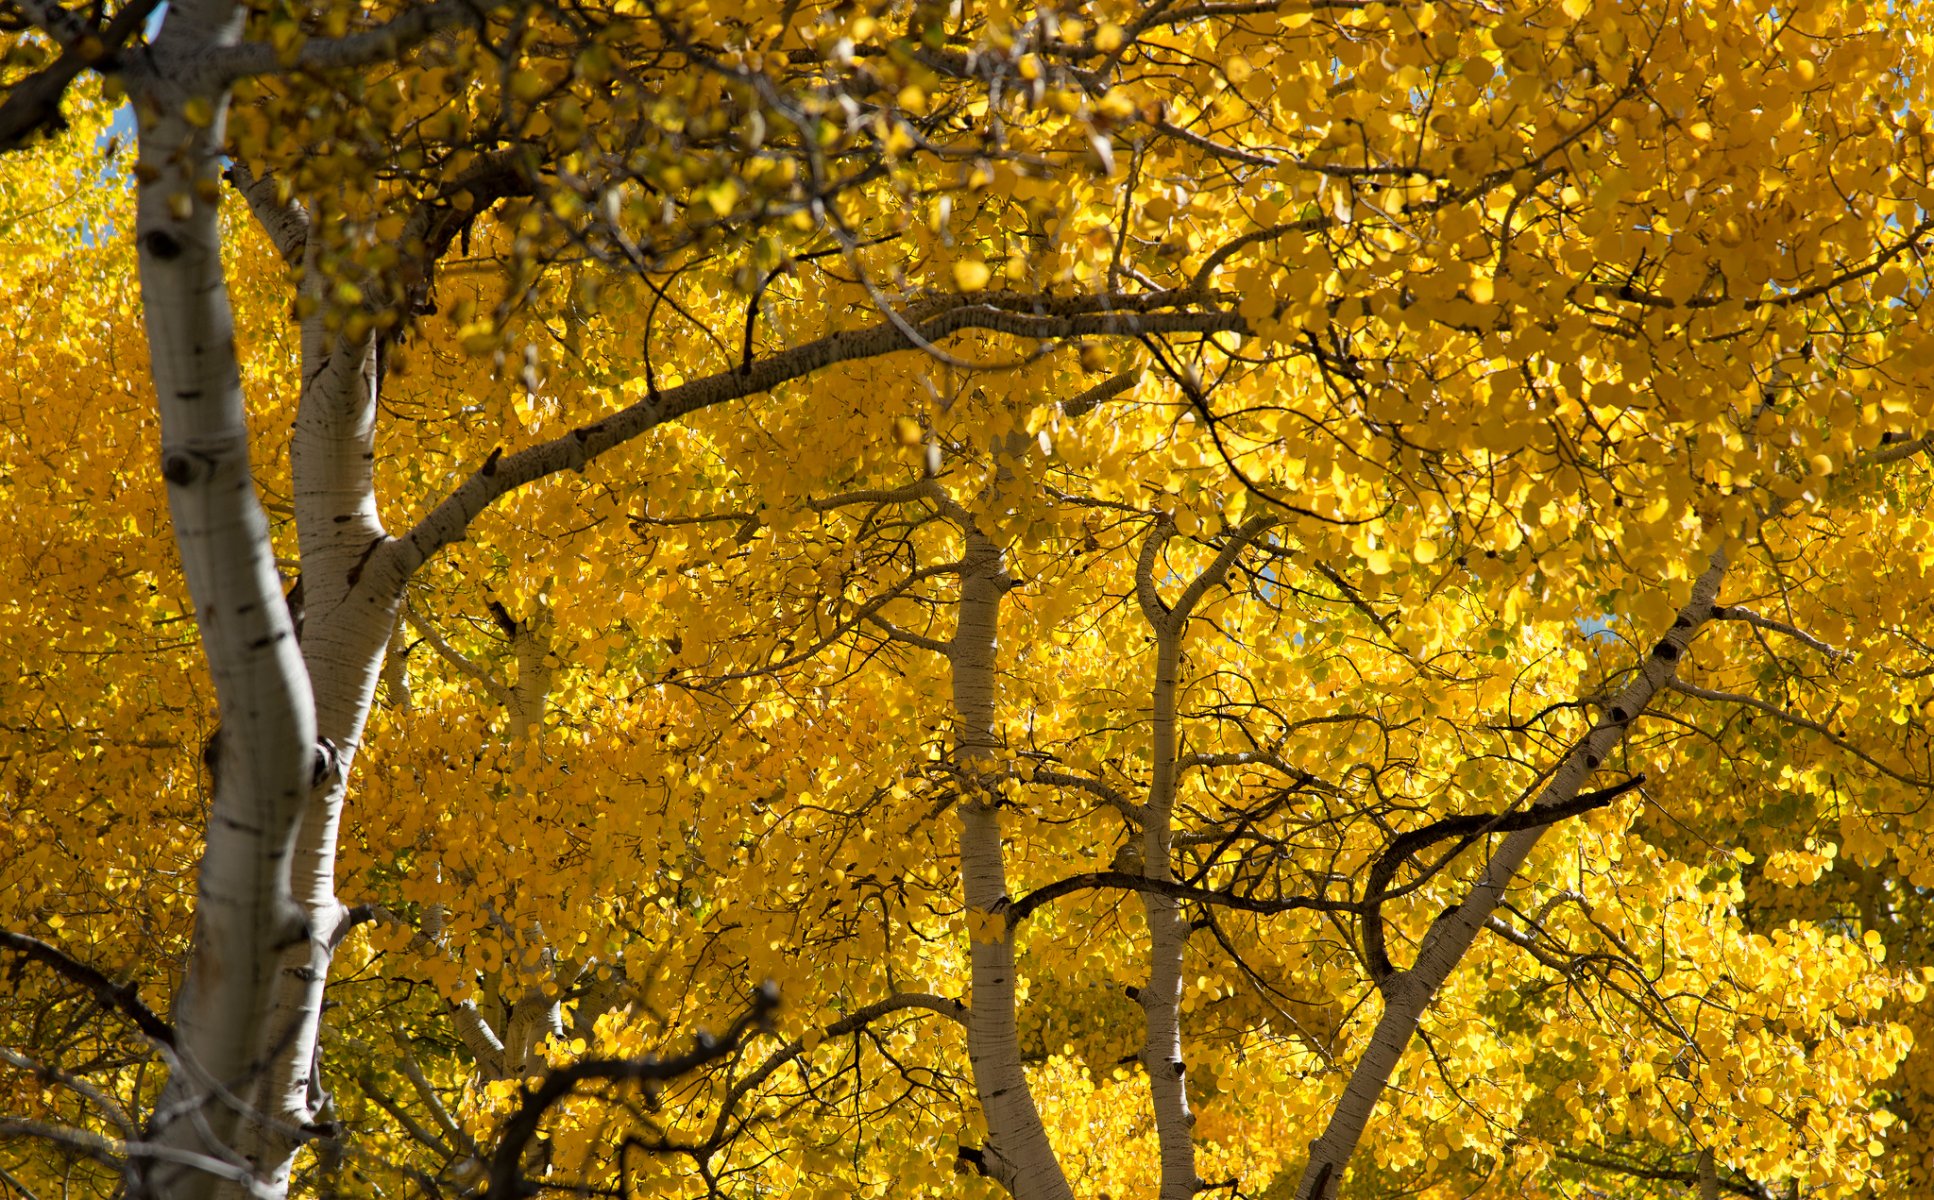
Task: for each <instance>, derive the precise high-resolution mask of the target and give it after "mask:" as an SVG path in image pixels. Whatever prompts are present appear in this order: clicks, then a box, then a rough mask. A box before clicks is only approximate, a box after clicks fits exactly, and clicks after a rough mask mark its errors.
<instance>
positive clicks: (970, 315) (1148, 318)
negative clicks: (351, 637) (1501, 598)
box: [372, 292, 1248, 588]
mask: <svg viewBox="0 0 1934 1200" xmlns="http://www.w3.org/2000/svg"><path fill="white" fill-rule="evenodd" d="M1213 298H1214V297H1211V296H1207V295H1203V294H1197V293H1178V292H1164V293H1158V294H1156V295H1154V296H1142V295H1133V296H1118V295H1108V296H1085V297H1069V298H1066V299H1055V298H1043V297H1038V296H1020V295H1013V294H1008V293H996V294H993V295H984V296H982V297H980V298H978V299H976V300H975V301H974V302H972V303H958V304H954V305H952V306H950V307H947V308H942V309H939V310H938V311H934V312H931V313H929V314H927V315H925V316H922V317H920V318H919V319H918V320H916V321H914V322H913V326H914V329H915V331H916V333H917V335H918V336H919V337H920V338H922V339H924V340H926V341H929V342H931V341H934V340H936V339H945V338H947V337H949V336H951V335H953V334H955V333H959V332H962V331H964V330H969V329H984V330H988V331H990V332H994V333H1004V334H1007V335H1009V336H1012V337H1017V338H1026V339H1035V340H1040V341H1052V340H1060V339H1067V338H1077V337H1112V336H1121V335H1133V334H1147V333H1216V332H1222V333H1244V332H1247V329H1248V325H1247V322H1245V321H1244V320H1243V319H1242V318H1241V317H1240V316H1238V315H1237V314H1235V313H1233V312H1227V311H1223V310H1221V309H1219V308H1213V307H1209V308H1199V309H1188V308H1180V307H1179V306H1181V305H1184V304H1188V303H1200V302H1202V301H1205V300H1210V299H1213ZM1002 305H1012V306H1014V307H1002ZM1164 310H1167V311H1164ZM915 344H916V343H914V342H912V341H909V340H908V338H907V336H906V335H905V334H904V333H902V332H901V331H900V329H899V328H898V327H897V326H896V325H894V324H893V323H891V322H882V323H880V324H876V325H873V326H870V327H867V328H864V329H854V330H841V331H839V332H837V333H829V334H827V335H825V336H824V337H820V338H817V339H814V340H813V341H810V342H806V343H804V344H802V345H799V346H795V347H793V348H792V349H790V350H783V351H780V352H778V353H776V354H772V355H769V356H767V357H766V358H764V359H761V360H760V361H758V362H756V363H753V364H752V366H751V368H750V369H749V370H740V369H739V368H737V367H733V368H731V369H728V370H725V371H721V372H719V373H717V374H714V375H710V376H707V377H705V378H703V379H696V380H693V381H692V382H690V383H686V384H681V385H680V386H678V387H675V388H670V389H668V390H664V391H654V392H653V393H652V394H650V395H648V396H647V397H646V398H645V399H643V400H640V401H638V402H637V403H636V404H633V405H631V406H630V407H628V408H624V409H621V410H619V411H618V412H615V413H613V414H611V415H610V416H608V417H606V418H604V419H603V420H601V421H596V422H593V423H592V424H589V425H584V426H580V427H579V428H577V429H574V430H572V431H570V432H569V433H566V434H564V435H562V436H561V437H557V438H554V439H552V440H551V441H548V442H544V443H541V444H539V445H536V446H532V447H530V448H529V449H526V450H522V451H519V452H518V453H516V454H511V455H502V454H493V455H492V456H491V457H490V458H489V459H488V460H486V461H485V463H484V464H483V465H482V466H481V467H479V468H478V469H477V471H476V473H475V474H473V475H472V476H471V477H470V478H469V479H468V480H466V481H465V482H464V483H462V484H461V485H459V486H458V488H457V489H456V490H455V491H454V492H452V493H451V494H450V495H449V496H448V497H447V498H445V499H444V501H443V502H442V503H441V504H439V505H438V506H437V507H436V508H435V509H434V510H433V511H432V512H430V513H429V514H428V515H427V516H425V517H424V518H423V519H422V520H421V521H419V522H418V523H417V525H416V527H415V528H414V529H412V530H410V532H409V533H408V534H407V535H405V536H404V537H402V538H399V539H396V540H394V541H391V542H388V543H386V544H385V545H384V546H383V548H382V549H381V550H380V551H379V552H378V555H377V560H378V562H379V563H380V564H381V567H382V568H383V569H385V570H387V571H388V572H389V574H390V580H389V582H390V583H391V585H392V586H394V587H398V588H400V587H401V586H402V584H403V583H404V582H405V581H406V580H407V579H408V578H409V577H410V575H411V574H413V573H414V572H415V571H416V569H417V568H418V567H420V566H422V565H423V563H424V562H426V561H427V560H428V559H429V558H430V556H431V555H433V554H436V553H437V552H438V551H440V550H442V549H443V548H444V547H445V546H448V545H450V544H451V543H452V542H455V541H457V540H459V539H461V538H462V537H464V536H465V534H466V533H467V531H468V530H469V528H470V524H471V522H472V521H475V520H476V519H477V517H478V516H479V515H480V514H482V513H483V511H484V510H485V509H487V508H489V507H490V506H491V505H492V504H493V503H495V502H496V501H497V500H498V499H499V498H501V497H502V496H505V495H507V494H508V493H510V492H512V491H515V490H516V489H518V488H520V487H523V486H524V485H525V484H528V483H531V482H533V481H535V480H538V479H543V478H545V477H546V476H549V475H554V474H557V473H558V472H560V471H567V470H582V469H583V468H584V467H585V465H586V464H588V463H589V462H591V461H592V460H593V459H596V458H597V457H599V456H600V455H602V454H604V453H605V452H606V451H608V450H610V449H612V448H613V447H615V446H620V445H623V444H624V443H626V442H629V441H631V440H632V439H633V438H636V437H638V436H639V435H641V434H643V433H646V432H648V431H650V430H652V429H655V428H657V427H658V426H660V425H663V424H666V423H667V422H670V421H675V420H678V419H680V418H682V417H685V416H687V415H689V414H691V413H694V412H697V411H699V410H701V409H705V408H711V407H713V406H715V405H719V404H724V403H727V402H729V401H733V400H739V399H742V398H744V397H747V396H755V395H758V394H760V393H761V392H769V391H771V390H773V389H774V388H777V387H779V386H780V385H782V384H785V383H790V382H791V381H793V380H795V379H802V378H804V377H806V376H808V375H812V374H814V373H815V372H818V371H821V370H823V369H825V368H826V367H829V366H833V365H835V364H837V363H843V362H852V361H854V360H857V359H867V358H876V357H880V356H882V355H886V354H891V353H894V352H896V351H900V350H906V349H909V348H912V347H913V346H914V345H915ZM376 565H377V563H372V567H374V566H376Z"/></svg>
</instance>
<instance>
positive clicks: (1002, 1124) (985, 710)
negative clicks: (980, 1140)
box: [948, 521, 1074, 1200]
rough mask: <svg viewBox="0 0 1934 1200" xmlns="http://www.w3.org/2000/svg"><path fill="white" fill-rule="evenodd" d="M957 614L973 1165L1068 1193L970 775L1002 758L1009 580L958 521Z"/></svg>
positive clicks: (994, 819) (954, 655)
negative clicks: (1001, 649) (1002, 648)
mask: <svg viewBox="0 0 1934 1200" xmlns="http://www.w3.org/2000/svg"><path fill="white" fill-rule="evenodd" d="M961 524H962V528H961V532H962V535H963V537H964V538H965V540H966V551H965V554H964V555H963V557H962V562H961V572H960V615H959V623H958V625H957V626H956V627H955V630H954V638H953V642H952V644H951V646H950V647H949V652H948V656H949V658H950V659H951V661H952V664H953V702H954V765H955V766H956V767H958V768H959V769H960V772H961V774H962V776H963V777H964V778H963V783H962V796H961V801H960V821H961V830H960V876H961V885H962V890H963V892H964V895H965V899H966V904H967V914H968V918H969V919H970V920H972V921H977V922H987V925H985V926H984V927H982V928H981V929H978V930H975V931H973V939H972V940H973V944H972V980H973V1005H972V1007H971V1009H969V1011H968V1014H967V1057H968V1060H969V1062H970V1064H971V1066H972V1069H973V1073H974V1090H975V1092H976V1093H977V1094H978V1096H979V1098H980V1105H981V1111H982V1112H983V1113H984V1114H985V1116H986V1118H987V1145H986V1146H985V1147H983V1148H982V1151H981V1153H982V1162H981V1167H982V1169H983V1170H985V1171H986V1172H987V1174H988V1175H989V1176H991V1177H992V1178H993V1179H995V1180H996V1181H997V1182H999V1183H1000V1184H1001V1185H1002V1186H1003V1187H1005V1188H1006V1189H1007V1190H1008V1191H1009V1192H1010V1193H1012V1194H1013V1195H1014V1196H1015V1198H1016V1200H1073V1196H1074V1192H1073V1190H1072V1189H1070V1188H1069V1186H1068V1180H1067V1176H1066V1175H1064V1174H1063V1173H1062V1170H1061V1163H1060V1161H1059V1160H1058V1159H1057V1158H1056V1157H1055V1154H1054V1149H1053V1147H1051V1146H1050V1145H1049V1144H1048V1137H1047V1131H1046V1130H1045V1129H1044V1128H1043V1127H1042V1125H1041V1114H1040V1111H1039V1110H1038V1109H1037V1108H1036V1107H1035V1103H1034V1093H1033V1091H1032V1090H1031V1089H1030V1088H1029V1086H1028V1081H1027V1074H1026V1071H1025V1069H1024V1068H1023V1066H1022V1064H1021V1043H1020V1033H1019V1029H1018V1027H1017V1024H1016V1019H1015V1008H1016V1003H1017V1002H1016V997H1015V970H1014V934H1013V931H1012V930H1011V929H1010V928H1009V927H1008V926H1007V925H1006V924H1005V922H1004V921H1000V920H999V918H1000V917H1001V916H1002V915H1003V914H1004V913H1005V912H1006V909H1007V904H1008V895H1007V864H1006V859H1005V854H1004V850H1003V847H1002V842H1001V818H1000V809H999V804H998V801H999V797H998V796H997V795H995V794H993V793H992V792H987V791H982V790H981V789H980V788H979V787H978V786H977V784H978V782H979V780H980V779H981V778H983V777H991V776H992V775H993V774H994V773H995V772H996V771H997V769H998V766H999V761H1000V745H999V737H998V734H997V733H996V730H995V723H994V708H995V701H996V698H997V695H996V694H997V691H998V684H997V682H996V673H995V664H996V662H997V657H996V656H997V650H998V646H999V633H1000V606H1001V600H1002V598H1003V597H1004V596H1006V594H1007V590H1008V588H1009V586H1010V584H1011V580H1010V579H1009V577H1008V574H1007V568H1006V565H1005V563H1004V562H1003V561H1002V556H1001V551H1000V548H999V547H998V546H996V545H994V543H993V542H991V541H990V540H988V538H987V537H986V536H985V535H984V534H982V533H981V532H980V530H979V529H977V528H975V526H974V525H973V524H972V522H971V521H962V523H961Z"/></svg>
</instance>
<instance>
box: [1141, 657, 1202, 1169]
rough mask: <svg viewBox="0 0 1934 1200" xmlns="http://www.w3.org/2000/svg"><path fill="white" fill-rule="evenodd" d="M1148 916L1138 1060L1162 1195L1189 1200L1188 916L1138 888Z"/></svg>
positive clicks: (1146, 865)
mask: <svg viewBox="0 0 1934 1200" xmlns="http://www.w3.org/2000/svg"><path fill="white" fill-rule="evenodd" d="M1185 624H1186V620H1185V621H1183V622H1179V623H1171V622H1170V621H1168V620H1166V619H1164V621H1163V622H1162V623H1161V625H1159V626H1158V627H1157V630H1156V637H1155V687H1154V696H1153V698H1154V714H1153V715H1154V721H1153V729H1152V734H1151V742H1152V744H1151V746H1150V751H1151V757H1152V760H1153V761H1152V762H1151V764H1150V767H1151V779H1150V783H1149V788H1148V802H1147V804H1146V805H1145V806H1144V808H1143V816H1142V863H1143V867H1142V870H1143V872H1144V873H1145V874H1146V875H1147V876H1148V877H1149V878H1151V879H1158V880H1161V881H1163V882H1165V883H1167V882H1172V881H1173V880H1174V878H1175V870H1174V865H1173V863H1172V862H1171V861H1170V858H1171V855H1172V853H1173V849H1174V842H1175V830H1174V820H1175V785H1176V767H1177V762H1176V760H1177V757H1178V754H1177V750H1178V747H1177V740H1178V739H1177V732H1176V717H1175V699H1176V690H1177V674H1178V673H1179V671H1180V669H1181V658H1182V630H1181V629H1180V628H1178V627H1177V626H1178V625H1185ZM1141 897H1142V909H1143V911H1144V913H1145V914H1146V915H1147V919H1148V942H1149V946H1148V981H1147V983H1145V984H1144V985H1143V987H1142V990H1141V992H1140V995H1139V999H1140V1002H1141V1006H1142V1013H1143V1018H1144V1028H1145V1030H1146V1037H1145V1039H1144V1040H1143V1043H1142V1066H1143V1068H1144V1069H1146V1070H1147V1072H1148V1092H1149V1099H1150V1100H1151V1101H1152V1102H1153V1104H1154V1107H1155V1137H1156V1142H1157V1145H1158V1146H1159V1149H1160V1152H1161V1160H1162V1183H1161V1198H1162V1200H1188V1198H1189V1197H1191V1196H1193V1195H1195V1193H1196V1190H1197V1188H1198V1187H1199V1186H1200V1180H1199V1179H1198V1178H1197V1177H1196V1172H1195V1136H1194V1127H1195V1115H1194V1113H1192V1112H1190V1111H1189V1087H1188V1075H1187V1070H1188V1065H1187V1062H1186V1060H1184V1059H1183V1057H1182V962H1183V957H1184V956H1185V955H1186V954H1187V953H1188V947H1189V921H1188V918H1187V916H1185V915H1184V914H1183V912H1182V904H1181V902H1180V901H1178V900H1177V899H1175V897H1173V896H1162V895H1157V894H1156V893H1154V892H1143V893H1142V894H1141Z"/></svg>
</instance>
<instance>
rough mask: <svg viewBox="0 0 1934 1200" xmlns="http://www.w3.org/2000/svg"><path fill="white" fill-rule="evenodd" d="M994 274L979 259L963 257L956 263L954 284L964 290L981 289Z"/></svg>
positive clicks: (973, 290)
mask: <svg viewBox="0 0 1934 1200" xmlns="http://www.w3.org/2000/svg"><path fill="white" fill-rule="evenodd" d="M993 274H994V273H993V272H992V271H990V270H988V269H987V264H986V263H984V262H981V261H980V260H979V259H972V258H963V259H961V260H960V261H958V262H956V263H955V264H954V284H955V286H957V287H959V288H960V290H961V291H963V292H978V291H980V290H981V289H982V288H984V287H986V286H987V281H988V280H989V279H991V278H993Z"/></svg>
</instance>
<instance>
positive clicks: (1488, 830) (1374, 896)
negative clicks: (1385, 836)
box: [1363, 774, 1645, 985]
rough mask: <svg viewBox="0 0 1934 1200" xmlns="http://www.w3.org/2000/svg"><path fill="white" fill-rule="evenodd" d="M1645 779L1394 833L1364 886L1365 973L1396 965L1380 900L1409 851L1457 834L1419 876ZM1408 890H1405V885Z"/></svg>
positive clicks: (1382, 977) (1380, 975)
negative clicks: (1498, 837) (1493, 839)
mask: <svg viewBox="0 0 1934 1200" xmlns="http://www.w3.org/2000/svg"><path fill="white" fill-rule="evenodd" d="M1644 782H1645V776H1644V775H1643V774H1638V775H1634V776H1633V777H1632V778H1630V779H1627V780H1625V781H1624V782H1622V783H1615V784H1613V785H1612V786H1611V787H1607V788H1600V789H1598V790H1597V791H1595V792H1585V793H1584V794H1582V795H1579V796H1576V797H1573V798H1572V799H1570V800H1567V801H1565V802H1563V803H1561V804H1551V805H1547V806H1545V807H1543V808H1530V809H1523V810H1520V811H1518V812H1514V813H1471V814H1469V815H1466V816H1459V817H1445V818H1443V819H1442V820H1440V821H1432V822H1431V823H1430V824H1428V825H1426V826H1424V827H1423V828H1421V829H1413V830H1410V831H1409V832H1408V833H1401V834H1398V835H1397V836H1396V837H1395V838H1394V839H1392V840H1391V842H1390V845H1389V846H1387V847H1385V848H1384V851H1383V853H1382V854H1380V855H1378V856H1377V861H1376V862H1374V863H1372V864H1371V865H1370V874H1369V877H1368V878H1367V879H1365V881H1364V885H1363V893H1364V894H1363V958H1364V961H1365V963H1366V964H1367V965H1368V966H1369V968H1370V978H1371V980H1372V981H1374V982H1375V983H1377V984H1378V985H1382V984H1383V983H1384V982H1385V981H1387V980H1388V979H1389V978H1390V977H1391V976H1392V975H1394V974H1395V973H1396V972H1395V968H1393V967H1392V966H1391V965H1390V955H1389V952H1388V950H1387V949H1386V946H1385V942H1384V934H1383V903H1384V901H1385V900H1386V899H1388V898H1389V897H1390V895H1391V893H1390V892H1389V891H1388V890H1387V889H1388V888H1389V886H1390V881H1391V880H1392V879H1393V878H1395V877H1396V874H1397V872H1398V870H1400V869H1401V868H1402V867H1403V865H1404V863H1406V862H1408V861H1409V860H1410V858H1411V856H1412V855H1414V854H1416V853H1417V852H1418V851H1419V850H1422V849H1423V848H1424V847H1425V846H1428V845H1430V844H1431V843H1433V842H1442V841H1447V840H1449V839H1451V838H1456V839H1457V844H1456V845H1455V846H1452V847H1451V848H1450V850H1449V852H1448V853H1446V854H1445V855H1444V856H1443V857H1442V858H1440V859H1438V861H1437V863H1436V864H1435V865H1434V866H1433V867H1431V869H1430V870H1429V871H1426V872H1425V873H1424V876H1423V877H1424V878H1426V879H1427V878H1429V877H1430V876H1432V875H1435V874H1436V873H1437V872H1438V871H1441V870H1442V869H1443V868H1444V867H1445V866H1446V865H1447V864H1448V863H1449V862H1450V860H1451V859H1453V858H1456V857H1457V856H1458V855H1459V854H1461V853H1463V852H1464V851H1465V850H1466V849H1467V848H1469V847H1470V845H1471V844H1472V843H1473V842H1475V841H1477V840H1478V839H1479V838H1481V837H1484V836H1486V835H1487V834H1493V833H1515V832H1516V831H1518V830H1520V829H1535V828H1537V827H1538V826H1540V825H1551V824H1555V823H1556V822H1558V821H1562V820H1564V819H1565V818H1566V817H1575V816H1577V815H1579V814H1580V813H1587V812H1590V811H1591V810H1593V809H1595V808H1603V807H1605V806H1606V805H1608V804H1610V803H1611V802H1612V801H1614V800H1616V799H1618V798H1619V797H1620V796H1623V795H1624V794H1625V793H1626V792H1629V791H1631V790H1632V789H1633V788H1635V787H1638V786H1639V785H1640V784H1642V783H1644ZM1406 890H1407V889H1406Z"/></svg>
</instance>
